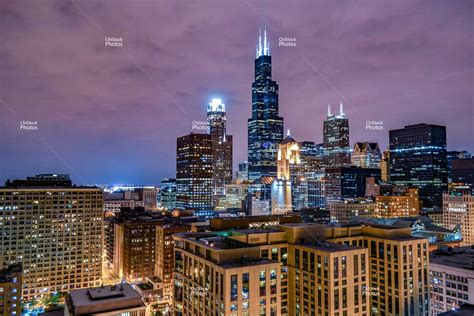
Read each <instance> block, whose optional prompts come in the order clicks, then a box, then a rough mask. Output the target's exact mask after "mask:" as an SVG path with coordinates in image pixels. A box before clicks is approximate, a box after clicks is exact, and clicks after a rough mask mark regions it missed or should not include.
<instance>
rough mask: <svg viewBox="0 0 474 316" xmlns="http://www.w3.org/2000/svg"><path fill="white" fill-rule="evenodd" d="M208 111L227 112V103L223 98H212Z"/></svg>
mask: <svg viewBox="0 0 474 316" xmlns="http://www.w3.org/2000/svg"><path fill="white" fill-rule="evenodd" d="M207 112H225V104H224V103H222V99H212V100H211V102H210V103H209V105H208V107H207Z"/></svg>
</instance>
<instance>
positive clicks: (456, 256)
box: [430, 246, 474, 273]
mask: <svg viewBox="0 0 474 316" xmlns="http://www.w3.org/2000/svg"><path fill="white" fill-rule="evenodd" d="M433 263H434V264H439V265H444V266H449V267H453V268H458V269H466V270H471V271H472V272H473V273H474V248H471V247H470V246H468V247H456V248H452V249H450V250H447V249H442V250H436V251H433V252H432V253H431V254H430V264H433Z"/></svg>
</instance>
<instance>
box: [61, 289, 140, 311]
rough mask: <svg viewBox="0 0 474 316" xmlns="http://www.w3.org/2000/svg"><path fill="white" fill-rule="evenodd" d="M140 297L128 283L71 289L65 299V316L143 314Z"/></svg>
mask: <svg viewBox="0 0 474 316" xmlns="http://www.w3.org/2000/svg"><path fill="white" fill-rule="evenodd" d="M145 313H146V307H145V304H143V301H142V297H141V296H140V294H139V293H137V292H136V291H135V290H134V289H133V288H132V287H131V286H130V284H128V283H122V284H118V285H112V286H101V287H96V288H88V289H79V290H73V291H71V292H70V293H69V295H68V298H67V300H66V308H65V310H64V315H65V316H82V315H84V316H85V315H88V316H89V315H94V316H123V315H127V316H145Z"/></svg>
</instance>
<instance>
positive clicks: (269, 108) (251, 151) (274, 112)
mask: <svg viewBox="0 0 474 316" xmlns="http://www.w3.org/2000/svg"><path fill="white" fill-rule="evenodd" d="M282 139H283V118H282V117H280V116H279V115H278V84H277V83H276V82H275V81H273V80H272V57H271V56H270V43H269V42H268V40H267V31H266V30H265V31H264V37H263V45H262V36H261V34H260V36H259V42H258V44H257V52H256V59H255V81H254V82H253V84H252V117H251V118H249V119H248V163H249V178H250V179H251V180H254V179H258V178H260V177H262V176H270V177H276V174H277V166H276V157H277V151H278V144H279V143H280V142H281V141H282Z"/></svg>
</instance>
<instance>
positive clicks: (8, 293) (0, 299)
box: [0, 263, 23, 316]
mask: <svg viewBox="0 0 474 316" xmlns="http://www.w3.org/2000/svg"><path fill="white" fill-rule="evenodd" d="M22 274H23V269H22V266H21V263H17V264H11V265H9V266H8V267H6V268H4V269H1V270H0V315H18V316H20V315H21V291H22V279H23V276H22Z"/></svg>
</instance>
